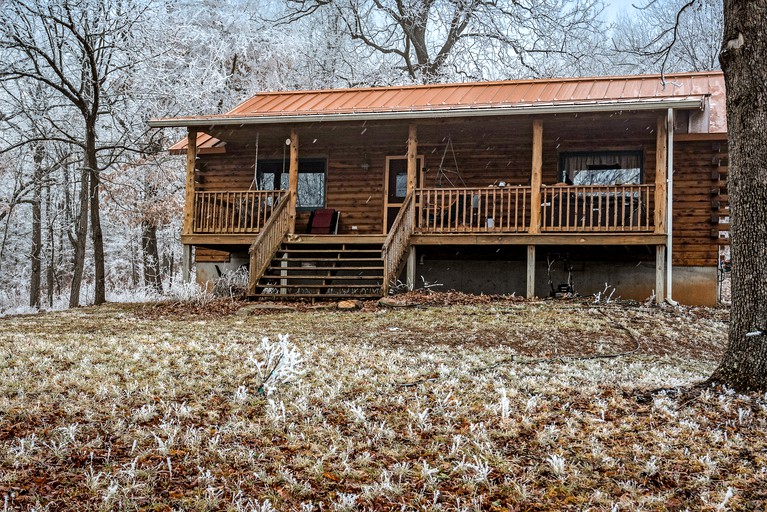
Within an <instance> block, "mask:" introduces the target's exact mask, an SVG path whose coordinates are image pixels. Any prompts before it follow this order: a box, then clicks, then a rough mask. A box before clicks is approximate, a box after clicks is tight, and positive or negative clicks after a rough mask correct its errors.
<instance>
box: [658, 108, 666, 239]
mask: <svg viewBox="0 0 767 512" xmlns="http://www.w3.org/2000/svg"><path fill="white" fill-rule="evenodd" d="M666 121H667V117H666V115H662V116H658V125H657V130H656V142H655V232H656V233H658V234H663V233H666V208H667V206H668V205H667V204H666V203H667V197H666V183H667V180H668V174H667V168H666V167H667V160H666V158H667V152H668V146H667V144H668V142H667V139H668V131H667V130H668V127H667V125H666Z"/></svg>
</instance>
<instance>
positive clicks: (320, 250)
mask: <svg viewBox="0 0 767 512" xmlns="http://www.w3.org/2000/svg"><path fill="white" fill-rule="evenodd" d="M277 252H278V253H292V252H308V253H312V254H326V253H339V252H340V253H360V252H364V253H379V254H380V253H381V249H341V248H338V249H284V248H280V249H277Z"/></svg>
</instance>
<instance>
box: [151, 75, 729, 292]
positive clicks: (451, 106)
mask: <svg viewBox="0 0 767 512" xmlns="http://www.w3.org/2000/svg"><path fill="white" fill-rule="evenodd" d="M150 124H151V126H153V127H156V128H162V127H175V128H185V129H186V130H187V137H186V138H185V139H184V140H182V141H180V142H179V143H177V144H176V145H174V146H173V147H171V148H170V151H171V152H172V153H175V154H180V155H185V156H186V200H185V206H184V212H183V215H184V220H183V231H182V234H181V241H182V243H183V245H184V262H185V265H184V268H185V273H186V275H187V276H188V270H189V268H190V266H191V265H192V262H193V260H194V263H195V264H196V275H197V279H198V281H200V282H205V281H209V280H212V279H215V278H216V276H217V274H220V273H221V272H223V271H225V270H226V269H234V268H238V267H241V266H246V267H247V268H248V272H249V276H250V281H249V295H250V296H251V297H254V298H256V297H272V298H277V297H279V298H280V299H286V298H290V297H295V298H308V299H322V298H328V299H330V298H341V297H380V296H383V295H386V294H389V293H392V292H394V291H396V290H398V289H404V288H407V289H412V288H418V287H424V286H425V287H433V286H439V287H441V289H445V290H449V289H455V290H462V291H466V292H473V293H488V294H490V293H492V294H512V293H515V294H518V295H524V296H526V297H534V296H548V295H562V294H570V293H578V294H581V295H589V294H594V293H599V292H600V291H604V290H605V289H608V288H609V289H613V290H614V293H615V297H618V296H620V297H622V298H631V299H636V300H646V299H648V298H655V299H656V300H669V301H678V302H681V303H684V304H700V305H711V304H714V303H716V301H717V282H718V264H719V257H720V256H719V255H720V248H721V247H722V246H723V245H725V244H726V243H727V237H726V231H727V228H728V226H727V224H726V222H727V220H728V215H729V211H728V206H727V190H726V179H727V168H728V167H727V165H728V164H727V125H726V114H725V89H724V79H723V76H722V74H721V73H719V72H705V73H684V74H674V75H666V76H665V77H663V76H659V75H640V76H618V77H594V78H565V79H539V80H518V81H497V82H481V83H458V84H440V85H416V86H397V87H372V88H357V89H334V90H319V91H285V92H263V93H259V94H256V95H255V96H253V97H252V98H250V99H248V100H247V101H245V102H244V103H242V104H240V105H239V106H237V107H236V108H234V109H233V110H231V111H230V112H227V113H225V114H220V115H204V116H190V117H178V118H167V119H155V120H152V121H151V122H150ZM189 141H191V142H192V143H189ZM187 278H188V277H187Z"/></svg>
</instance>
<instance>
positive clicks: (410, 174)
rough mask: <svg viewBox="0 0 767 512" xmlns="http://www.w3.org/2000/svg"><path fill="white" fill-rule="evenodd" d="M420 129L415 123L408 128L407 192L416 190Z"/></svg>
mask: <svg viewBox="0 0 767 512" xmlns="http://www.w3.org/2000/svg"><path fill="white" fill-rule="evenodd" d="M417 159H418V129H417V127H416V125H415V124H411V125H410V126H409V128H408V137H407V193H408V194H409V193H411V192H413V191H414V190H415V187H416V183H417V178H416V173H417V172H418V161H417Z"/></svg>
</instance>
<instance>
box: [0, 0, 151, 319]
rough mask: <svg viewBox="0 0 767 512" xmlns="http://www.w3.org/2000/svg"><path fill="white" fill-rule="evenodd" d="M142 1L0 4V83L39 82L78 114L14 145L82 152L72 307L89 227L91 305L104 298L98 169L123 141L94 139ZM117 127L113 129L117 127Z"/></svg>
mask: <svg viewBox="0 0 767 512" xmlns="http://www.w3.org/2000/svg"><path fill="white" fill-rule="evenodd" d="M143 12H144V6H143V4H141V3H133V2H130V1H127V2H123V1H118V0H115V1H110V0H108V1H100V0H63V1H61V2H48V1H46V0H16V1H14V2H2V3H0V16H2V18H3V20H4V22H3V24H2V27H1V28H0V52H2V61H1V62H0V82H10V81H27V82H32V83H36V84H39V85H40V86H41V87H42V88H43V90H44V91H45V93H46V94H50V95H52V96H53V97H55V98H56V103H57V106H58V108H57V109H56V110H57V111H67V112H71V113H74V114H75V115H76V119H77V122H75V123H72V122H71V119H55V118H49V119H48V121H49V124H50V127H51V128H52V131H51V133H49V134H46V135H45V136H44V137H43V136H41V137H40V138H39V139H38V138H27V139H25V140H23V141H21V142H20V144H29V143H36V142H39V140H42V139H45V140H57V141H62V142H66V143H68V144H71V145H73V146H75V147H78V148H79V149H80V151H81V152H82V155H83V165H82V173H81V188H80V201H79V202H80V215H79V219H78V224H77V230H76V233H74V234H72V235H71V238H72V241H73V245H74V246H75V255H74V262H75V271H74V276H73V281H72V288H71V294H70V306H77V305H78V304H79V301H80V297H79V294H80V283H81V280H82V266H83V264H84V260H85V236H86V233H87V228H88V221H90V227H91V239H92V243H93V259H94V273H95V296H94V302H95V303H96V304H99V303H102V302H104V301H105V300H106V294H105V269H104V241H103V233H102V227H101V216H100V189H101V187H100V171H101V170H102V169H103V168H105V167H106V166H108V165H109V164H110V163H111V162H112V161H113V160H114V154H115V152H116V151H117V152H119V150H120V149H122V148H123V147H124V146H123V145H122V144H121V143H115V141H114V140H113V141H110V142H107V143H104V142H101V141H100V134H102V135H103V134H104V132H105V131H109V130H105V129H104V125H105V124H106V125H109V124H110V123H111V122H113V120H116V119H119V116H115V117H111V116H110V114H112V113H114V110H115V109H114V107H115V106H116V104H117V101H118V99H119V98H120V96H121V95H124V94H127V91H125V90H121V89H120V86H121V85H123V86H124V85H125V83H124V82H121V81H120V80H118V79H119V78H120V77H121V76H122V75H123V74H124V73H125V71H126V70H127V69H129V68H130V67H131V66H132V65H133V62H132V60H131V58H130V56H129V55H127V54H126V53H125V52H124V51H123V49H124V48H127V47H129V46H130V39H131V37H132V28H133V26H134V25H135V24H136V23H137V22H138V20H139V19H140V18H141V16H142V14H143ZM118 132H119V131H118Z"/></svg>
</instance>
